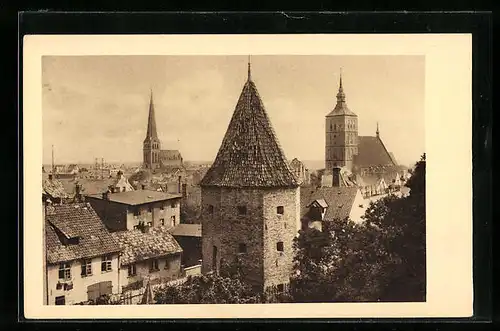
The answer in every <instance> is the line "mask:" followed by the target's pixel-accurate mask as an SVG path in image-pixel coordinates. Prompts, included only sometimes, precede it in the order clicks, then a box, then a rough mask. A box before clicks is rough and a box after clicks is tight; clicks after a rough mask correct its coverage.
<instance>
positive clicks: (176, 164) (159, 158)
mask: <svg viewBox="0 0 500 331" xmlns="http://www.w3.org/2000/svg"><path fill="white" fill-rule="evenodd" d="M142 151H143V167H144V168H145V169H150V170H155V169H166V168H181V167H183V160H182V156H181V153H180V152H179V151H178V150H162V149H161V142H160V139H159V138H158V133H157V131H156V118H155V108H154V105H153V92H151V96H150V100H149V116H148V126H147V132H146V138H145V139H144V142H143V147H142Z"/></svg>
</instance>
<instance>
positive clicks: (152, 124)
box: [146, 89, 158, 139]
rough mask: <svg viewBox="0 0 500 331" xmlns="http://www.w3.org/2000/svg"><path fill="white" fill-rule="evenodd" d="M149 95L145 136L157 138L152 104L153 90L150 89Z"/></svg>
mask: <svg viewBox="0 0 500 331" xmlns="http://www.w3.org/2000/svg"><path fill="white" fill-rule="evenodd" d="M149 92H150V96H149V116H148V130H147V133H146V138H149V139H151V138H155V139H158V133H157V131H156V119H155V107H154V104H153V90H152V89H150V91H149Z"/></svg>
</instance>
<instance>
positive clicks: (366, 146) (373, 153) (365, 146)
mask: <svg viewBox="0 0 500 331" xmlns="http://www.w3.org/2000/svg"><path fill="white" fill-rule="evenodd" d="M353 161H354V165H355V166H356V167H369V166H379V165H386V166H394V165H395V164H394V162H393V159H392V158H391V156H390V154H389V152H388V151H387V149H386V148H385V146H384V143H383V142H382V140H381V139H380V138H379V137H371V136H359V140H358V155H356V156H354V160H353Z"/></svg>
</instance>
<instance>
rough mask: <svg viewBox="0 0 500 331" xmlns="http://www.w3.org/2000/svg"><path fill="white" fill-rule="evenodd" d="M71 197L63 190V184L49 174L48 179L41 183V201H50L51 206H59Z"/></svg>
mask: <svg viewBox="0 0 500 331" xmlns="http://www.w3.org/2000/svg"><path fill="white" fill-rule="evenodd" d="M70 198H71V196H70V194H68V192H66V190H65V189H64V186H63V183H62V182H61V181H60V180H58V179H56V178H54V175H53V174H49V176H48V178H47V179H45V180H44V181H43V182H42V200H43V202H46V201H47V200H50V201H51V202H52V203H53V204H61V203H64V202H66V201H67V200H68V199H70Z"/></svg>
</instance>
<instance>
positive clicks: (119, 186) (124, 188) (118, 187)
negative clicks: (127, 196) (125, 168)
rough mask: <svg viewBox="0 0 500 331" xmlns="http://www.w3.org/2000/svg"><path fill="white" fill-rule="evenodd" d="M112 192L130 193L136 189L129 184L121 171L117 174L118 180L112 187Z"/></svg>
mask: <svg viewBox="0 0 500 331" xmlns="http://www.w3.org/2000/svg"><path fill="white" fill-rule="evenodd" d="M110 189H111V191H113V190H114V191H116V192H130V191H133V190H134V188H133V187H132V185H131V184H130V183H129V181H128V179H127V178H126V177H125V176H124V175H123V172H122V171H121V170H119V171H118V172H117V174H116V179H115V180H114V181H113V183H112V184H111V185H110Z"/></svg>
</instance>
